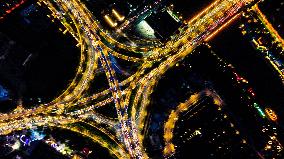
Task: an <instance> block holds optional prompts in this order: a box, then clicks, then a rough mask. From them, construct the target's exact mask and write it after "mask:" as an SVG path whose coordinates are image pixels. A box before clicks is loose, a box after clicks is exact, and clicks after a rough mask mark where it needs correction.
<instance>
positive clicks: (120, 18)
mask: <svg viewBox="0 0 284 159" xmlns="http://www.w3.org/2000/svg"><path fill="white" fill-rule="evenodd" d="M111 12H112V13H113V14H114V16H115V17H116V18H117V20H118V21H120V22H121V21H123V20H124V18H125V17H124V16H121V15H120V14H119V13H118V12H117V11H116V10H115V9H112V10H111Z"/></svg>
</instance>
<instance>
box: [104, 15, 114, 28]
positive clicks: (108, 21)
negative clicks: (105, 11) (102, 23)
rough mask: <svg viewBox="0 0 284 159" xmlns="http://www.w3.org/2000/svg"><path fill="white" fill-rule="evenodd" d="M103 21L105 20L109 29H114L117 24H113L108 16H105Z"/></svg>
mask: <svg viewBox="0 0 284 159" xmlns="http://www.w3.org/2000/svg"><path fill="white" fill-rule="evenodd" d="M104 19H105V20H106V22H107V23H108V24H109V25H110V26H111V27H116V26H117V23H116V22H113V21H112V19H111V18H110V17H109V16H108V15H105V16H104Z"/></svg>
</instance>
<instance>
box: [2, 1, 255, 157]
mask: <svg viewBox="0 0 284 159" xmlns="http://www.w3.org/2000/svg"><path fill="white" fill-rule="evenodd" d="M40 2H41V3H40V4H41V5H42V4H44V5H46V6H48V8H49V9H50V10H51V12H52V13H53V16H54V17H55V18H57V19H58V20H60V21H61V23H62V24H63V25H64V26H65V27H66V29H67V31H69V32H70V33H71V34H72V35H73V36H74V38H75V39H76V40H77V41H78V46H79V47H81V61H80V64H79V66H78V69H77V74H76V76H75V78H74V80H73V82H72V83H71V84H70V86H69V87H68V88H67V89H66V90H65V91H64V93H62V95H60V96H59V97H58V98H56V99H54V100H53V101H52V102H50V103H47V104H43V105H40V106H38V107H35V108H33V109H23V108H21V107H19V108H18V109H17V110H15V111H13V112H11V113H9V114H1V115H0V120H1V121H0V134H7V133H10V132H12V131H15V130H21V129H29V128H32V127H34V126H43V125H47V126H58V127H62V128H66V129H69V130H72V131H75V132H77V133H81V134H83V135H85V136H88V137H90V138H92V139H94V140H95V141H97V142H99V143H100V144H101V145H102V146H104V147H106V148H108V149H109V150H110V151H111V152H112V153H113V154H115V156H117V157H118V158H120V157H123V158H147V154H146V153H145V152H144V148H143V144H142V140H143V136H142V134H141V130H142V129H143V126H144V119H145V117H146V114H147V111H146V107H147V106H148V105H149V99H150V94H151V92H153V89H154V87H155V84H156V83H157V82H158V80H159V79H160V78H161V76H162V75H163V74H164V73H165V72H166V71H167V70H168V69H169V68H171V67H172V66H174V65H175V64H176V63H177V62H178V61H180V60H182V59H183V58H184V57H185V56H187V55H188V54H190V53H191V52H192V50H194V49H195V48H196V47H197V46H198V45H200V44H201V43H202V42H204V41H205V39H207V38H209V37H210V36H211V35H212V34H213V33H214V34H215V32H216V31H218V29H220V28H221V27H222V25H223V24H225V23H226V22H227V21H229V20H230V19H231V18H233V17H234V16H235V15H236V14H238V13H240V12H241V11H242V9H243V8H244V7H246V6H247V5H248V4H250V3H252V2H253V0H216V1H215V2H214V3H213V4H212V5H210V6H209V7H207V8H205V9H204V10H203V11H202V12H200V13H199V14H198V15H196V16H195V17H194V18H193V19H191V20H190V21H189V22H188V23H187V25H186V26H183V27H184V29H183V30H184V31H183V32H181V33H180V34H179V35H176V36H175V38H174V40H172V41H169V42H166V43H165V45H163V46H162V47H156V46H151V47H141V46H130V45H127V44H123V43H121V42H118V41H117V40H116V39H114V38H113V37H112V36H110V35H108V33H107V32H106V31H104V30H103V29H102V27H101V26H100V24H99V22H98V21H97V20H96V19H94V16H92V14H91V12H90V11H88V9H87V8H86V7H85V6H84V5H83V4H82V3H81V2H80V1H79V0H56V1H49V0H40ZM127 20H128V21H129V19H126V21H127ZM102 38H103V39H105V40H106V41H107V42H108V43H109V44H110V45H115V46H117V47H119V48H121V49H125V50H128V51H129V50H130V51H133V52H144V53H145V56H144V57H143V58H134V57H131V56H126V55H124V54H121V53H118V52H116V51H114V50H113V49H112V48H109V47H107V46H108V45H106V44H105V43H104V42H102ZM137 50H138V51H137ZM109 54H112V55H114V56H116V57H118V58H122V59H124V60H128V61H132V62H140V63H141V66H140V68H139V69H138V71H137V72H136V73H134V74H133V75H131V76H129V77H128V78H127V79H126V80H124V81H119V80H118V78H117V75H116V72H115V70H114V69H113V68H112V64H111V61H110V57H109ZM98 61H100V63H101V64H102V66H101V67H102V69H103V70H104V72H105V74H106V77H107V80H108V83H109V88H107V89H106V90H104V91H102V92H99V93H97V94H93V95H91V96H87V97H85V96H84V92H85V91H86V90H87V89H88V88H89V83H90V82H91V81H92V80H93V78H94V74H95V70H96V69H97V68H98V67H99V66H98ZM155 62H158V63H159V65H158V66H156V65H155V66H154V65H153V64H154V63H155ZM122 86H125V87H126V88H125V87H124V89H123V88H122ZM132 95H134V98H131V96H132ZM99 97H105V98H104V100H101V101H99V100H97V99H98V98H99ZM90 101H96V104H94V105H90V104H88V103H89V102H90ZM109 103H114V105H115V108H116V112H117V116H118V119H111V118H107V117H105V116H103V115H101V114H99V113H96V112H95V109H94V108H96V107H101V106H104V105H107V104H109ZM69 108H75V109H76V110H75V111H71V110H72V109H69ZM129 110H130V111H129ZM129 112H131V114H129ZM85 119H91V120H92V122H93V124H91V125H90V126H91V127H96V128H97V127H98V126H97V125H96V124H98V125H99V124H104V125H106V127H105V129H108V130H107V131H105V130H103V129H100V128H98V129H99V130H100V131H101V132H102V133H103V134H105V135H106V136H109V138H111V139H112V140H113V141H117V142H118V141H119V142H120V143H117V144H118V146H117V149H115V148H114V147H109V146H108V145H109V144H108V143H107V142H104V141H103V140H101V139H96V138H99V137H98V136H95V135H94V134H93V133H92V132H91V131H88V126H86V130H85V131H82V130H79V129H78V128H77V127H76V126H74V127H70V126H69V125H68V126H67V125H66V124H67V123H69V124H70V123H80V122H84V120H85ZM87 124H88V123H87ZM115 137H116V138H119V140H117V139H115ZM125 153H126V154H125ZM128 154H129V155H128Z"/></svg>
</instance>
